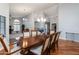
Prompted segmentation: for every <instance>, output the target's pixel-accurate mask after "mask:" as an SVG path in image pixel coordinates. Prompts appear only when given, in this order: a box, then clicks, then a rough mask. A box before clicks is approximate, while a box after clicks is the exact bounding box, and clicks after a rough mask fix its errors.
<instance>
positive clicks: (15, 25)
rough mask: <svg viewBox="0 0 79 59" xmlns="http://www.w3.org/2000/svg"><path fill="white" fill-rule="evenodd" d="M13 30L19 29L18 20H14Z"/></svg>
mask: <svg viewBox="0 0 79 59" xmlns="http://www.w3.org/2000/svg"><path fill="white" fill-rule="evenodd" d="M14 31H20V21H19V20H17V19H16V20H14Z"/></svg>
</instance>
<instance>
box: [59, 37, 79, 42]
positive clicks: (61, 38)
mask: <svg viewBox="0 0 79 59" xmlns="http://www.w3.org/2000/svg"><path fill="white" fill-rule="evenodd" d="M59 39H62V40H69V41H74V42H79V41H78V40H74V39H66V38H63V37H59Z"/></svg>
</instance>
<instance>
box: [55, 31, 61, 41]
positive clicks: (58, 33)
mask: <svg viewBox="0 0 79 59" xmlns="http://www.w3.org/2000/svg"><path fill="white" fill-rule="evenodd" d="M59 36H60V32H57V33H56V40H55V41H57V40H58V39H59Z"/></svg>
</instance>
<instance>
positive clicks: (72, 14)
mask: <svg viewBox="0 0 79 59" xmlns="http://www.w3.org/2000/svg"><path fill="white" fill-rule="evenodd" d="M58 14H59V15H58V16H59V30H60V31H62V32H61V37H62V38H65V36H66V34H65V33H66V32H71V33H74V32H76V33H79V4H60V5H59V13H58ZM77 41H79V40H77Z"/></svg>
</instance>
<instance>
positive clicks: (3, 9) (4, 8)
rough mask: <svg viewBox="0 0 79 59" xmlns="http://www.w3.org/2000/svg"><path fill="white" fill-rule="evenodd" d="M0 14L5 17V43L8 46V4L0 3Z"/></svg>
mask: <svg viewBox="0 0 79 59" xmlns="http://www.w3.org/2000/svg"><path fill="white" fill-rule="evenodd" d="M0 15H2V16H5V17H6V40H5V41H6V45H7V47H8V48H9V4H6V3H5V4H3V3H0Z"/></svg>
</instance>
